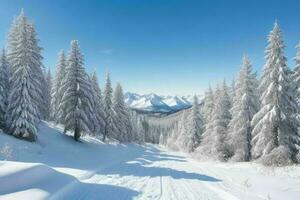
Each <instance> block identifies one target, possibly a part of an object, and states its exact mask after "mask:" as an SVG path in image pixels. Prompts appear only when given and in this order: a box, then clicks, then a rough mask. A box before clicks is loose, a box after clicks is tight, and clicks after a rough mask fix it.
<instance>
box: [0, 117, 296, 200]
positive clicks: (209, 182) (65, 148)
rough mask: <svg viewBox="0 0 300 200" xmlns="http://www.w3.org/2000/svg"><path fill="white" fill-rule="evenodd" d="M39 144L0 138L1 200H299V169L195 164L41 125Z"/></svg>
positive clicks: (149, 148) (160, 151) (175, 156)
mask: <svg viewBox="0 0 300 200" xmlns="http://www.w3.org/2000/svg"><path fill="white" fill-rule="evenodd" d="M38 138H39V140H38V142H37V143H30V142H26V141H22V140H18V139H16V138H14V137H11V136H8V135H5V134H2V133H0V152H2V153H0V199H72V200H76V199H110V200H114V199H143V200H144V199H166V200H170V199H180V200H186V199H191V200H193V199H210V200H212V199H228V200H235V199H243V200H248V199H249V200H250V199H251V200H252V199H254V200H255V199H272V200H274V199H278V200H281V199H295V200H296V199H300V167H299V166H290V167H284V168H267V167H263V166H261V165H259V164H256V163H214V162H200V161H195V160H193V159H192V158H190V157H188V156H187V155H185V154H182V153H175V152H170V151H168V150H166V149H163V148H161V147H158V146H155V145H150V144H147V145H135V144H126V145H121V144H116V143H114V144H113V143H111V144H104V143H102V142H101V141H100V140H98V139H95V138H92V137H89V136H84V137H83V138H82V140H81V142H75V141H74V140H73V139H72V138H71V137H69V136H67V135H64V134H62V131H61V129H60V128H58V127H54V126H52V125H51V124H48V123H44V122H43V123H41V124H40V125H39V132H38ZM4 149H5V150H4ZM4 152H6V153H4ZM5 159H9V160H10V161H6V160H5Z"/></svg>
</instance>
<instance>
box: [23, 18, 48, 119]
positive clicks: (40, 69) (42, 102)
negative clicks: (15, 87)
mask: <svg viewBox="0 0 300 200" xmlns="http://www.w3.org/2000/svg"><path fill="white" fill-rule="evenodd" d="M28 32H29V38H30V39H29V41H30V43H31V48H32V51H31V54H32V58H33V60H32V63H33V64H34V65H36V74H35V75H36V78H37V81H38V82H39V84H40V88H41V89H40V90H41V93H40V94H39V96H37V97H36V98H35V99H36V101H37V102H38V104H39V113H38V114H39V119H45V118H46V114H47V109H48V107H49V106H48V101H47V99H46V98H45V96H47V95H48V94H47V93H48V90H47V83H46V74H47V73H46V70H45V67H44V65H43V63H42V60H43V57H42V55H41V51H42V48H41V47H40V46H39V45H38V43H39V39H38V38H37V33H36V30H35V28H34V26H33V24H31V23H29V24H28Z"/></svg>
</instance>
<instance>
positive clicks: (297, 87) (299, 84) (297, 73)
mask: <svg viewBox="0 0 300 200" xmlns="http://www.w3.org/2000/svg"><path fill="white" fill-rule="evenodd" d="M296 48H297V54H296V57H295V58H294V60H295V68H294V70H293V73H292V80H293V86H294V88H293V89H294V91H295V95H294V97H295V100H296V102H297V104H298V107H299V106H300V43H299V44H298V45H297V46H296Z"/></svg>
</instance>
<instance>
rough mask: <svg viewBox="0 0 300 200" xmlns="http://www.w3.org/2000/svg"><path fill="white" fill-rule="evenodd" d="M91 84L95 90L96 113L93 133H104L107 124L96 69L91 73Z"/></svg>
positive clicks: (94, 112)
mask: <svg viewBox="0 0 300 200" xmlns="http://www.w3.org/2000/svg"><path fill="white" fill-rule="evenodd" d="M91 86H92V91H93V99H92V100H93V102H92V107H93V115H94V120H91V121H93V122H94V124H93V126H94V127H93V133H94V134H95V135H97V136H99V135H101V134H103V130H104V125H105V124H104V111H103V99H102V93H101V89H100V86H99V83H98V78H97V74H96V71H94V72H93V73H92V74H91Z"/></svg>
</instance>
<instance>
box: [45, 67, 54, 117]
mask: <svg viewBox="0 0 300 200" xmlns="http://www.w3.org/2000/svg"><path fill="white" fill-rule="evenodd" d="M45 88H46V91H45V92H44V93H45V96H44V99H45V104H46V105H45V106H46V110H45V111H46V112H45V114H44V116H45V120H50V112H51V88H52V75H51V72H50V70H48V72H47V74H46V87H45Z"/></svg>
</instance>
